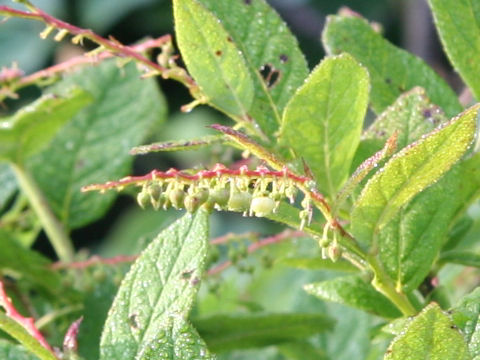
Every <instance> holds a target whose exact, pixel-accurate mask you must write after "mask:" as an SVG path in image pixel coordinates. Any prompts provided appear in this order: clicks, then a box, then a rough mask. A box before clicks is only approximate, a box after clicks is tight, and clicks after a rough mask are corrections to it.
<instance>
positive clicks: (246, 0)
mask: <svg viewBox="0 0 480 360" xmlns="http://www.w3.org/2000/svg"><path fill="white" fill-rule="evenodd" d="M243 2H244V3H245V4H246V5H250V4H251V3H252V0H243Z"/></svg>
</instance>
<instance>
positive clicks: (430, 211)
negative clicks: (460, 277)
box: [376, 166, 462, 293]
mask: <svg viewBox="0 0 480 360" xmlns="http://www.w3.org/2000/svg"><path fill="white" fill-rule="evenodd" d="M461 186H462V181H461V178H459V172H458V167H457V166H456V167H455V168H453V169H451V170H450V171H449V172H448V173H447V174H446V175H445V176H444V177H443V178H441V179H440V180H439V181H438V182H437V183H436V184H434V185H432V186H430V187H429V188H427V189H425V190H424V191H423V192H421V193H420V194H418V195H417V196H415V197H414V198H413V199H412V201H410V203H408V204H407V205H406V206H405V207H404V208H403V209H401V210H400V211H399V212H398V213H397V214H396V215H395V216H394V217H393V219H392V220H391V221H390V222H389V223H388V224H386V225H385V226H384V227H383V228H382V229H381V231H380V232H379V233H378V235H377V236H376V238H377V248H378V256H379V258H380V261H381V262H382V263H383V267H384V269H385V271H386V272H387V274H388V275H389V276H390V278H392V279H393V280H394V282H395V286H396V288H397V289H402V290H403V291H404V292H405V293H408V292H410V291H413V290H414V289H416V288H417V287H418V285H420V284H421V283H422V281H423V280H424V279H425V277H426V276H427V275H428V273H429V272H430V270H431V267H432V264H433V263H434V262H435V259H436V258H437V256H438V254H439V252H440V250H441V248H442V246H443V244H444V243H445V239H446V237H447V234H448V230H449V228H450V225H451V222H452V220H453V219H454V217H455V210H456V208H457V206H458V192H459V188H460V187H461Z"/></svg>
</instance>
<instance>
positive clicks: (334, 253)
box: [327, 244, 342, 262]
mask: <svg viewBox="0 0 480 360" xmlns="http://www.w3.org/2000/svg"><path fill="white" fill-rule="evenodd" d="M327 251H328V257H329V258H330V260H332V261H333V262H337V261H338V260H339V259H340V258H341V257H342V249H341V248H340V246H338V245H337V244H332V245H330V246H329V247H328V250H327Z"/></svg>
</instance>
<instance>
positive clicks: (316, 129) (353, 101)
mask: <svg viewBox="0 0 480 360" xmlns="http://www.w3.org/2000/svg"><path fill="white" fill-rule="evenodd" d="M368 91H369V81H368V73H367V71H366V69H365V68H364V67H362V66H361V65H360V64H359V63H358V62H357V61H356V60H355V59H353V58H352V57H351V56H350V55H347V54H344V55H340V56H334V57H328V58H326V59H325V60H323V61H322V62H321V63H320V65H318V66H317V67H316V68H315V69H314V70H313V71H312V73H311V75H310V76H309V77H308V78H307V80H306V82H305V84H304V85H303V86H302V87H301V88H300V89H298V91H297V92H296V93H295V95H294V96H293V97H292V99H291V100H290V102H289V103H288V105H287V107H286V109H285V113H284V118H283V123H282V129H281V135H280V137H281V140H283V141H285V142H286V143H287V144H288V145H289V146H290V147H291V148H292V149H293V150H294V152H295V153H296V155H297V156H298V157H299V158H300V157H301V158H303V159H304V160H305V161H306V163H307V165H308V166H309V167H310V169H311V170H312V172H313V174H314V176H315V179H316V181H317V183H318V185H319V188H320V190H321V191H323V192H325V193H328V194H330V195H334V194H335V193H336V191H337V190H338V188H339V187H340V186H341V185H342V183H343V182H344V181H345V180H346V178H347V176H348V173H349V170H350V165H351V162H352V159H353V156H354V154H355V150H356V148H357V146H358V143H359V142H360V134H361V131H362V125H363V118H364V116H365V112H366V110H367V105H368ZM299 139H302V141H299Z"/></svg>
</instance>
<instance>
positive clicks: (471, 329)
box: [450, 288, 480, 360]
mask: <svg viewBox="0 0 480 360" xmlns="http://www.w3.org/2000/svg"><path fill="white" fill-rule="evenodd" d="M479 301H480V288H476V289H475V290H474V291H472V292H471V293H470V294H468V295H466V296H465V297H463V299H461V300H460V301H459V302H458V303H457V304H456V305H455V306H454V307H453V308H452V309H451V310H450V311H451V313H452V319H453V322H454V324H455V325H456V326H458V327H459V328H460V330H461V331H462V333H463V335H464V338H465V340H466V341H467V344H468V349H469V351H470V355H471V358H472V359H473V360H478V359H480V329H479V327H478V323H479V321H480V307H479V306H478V303H479Z"/></svg>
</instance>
